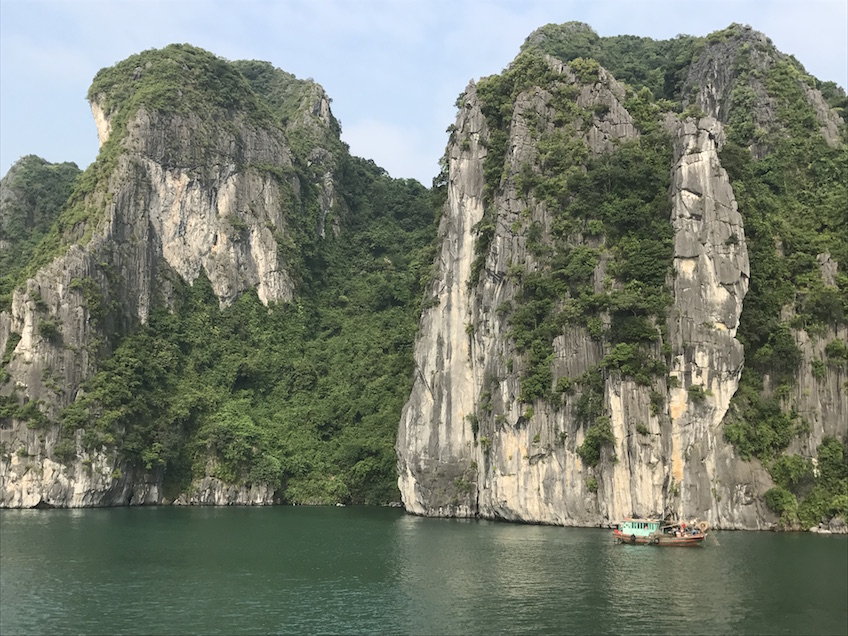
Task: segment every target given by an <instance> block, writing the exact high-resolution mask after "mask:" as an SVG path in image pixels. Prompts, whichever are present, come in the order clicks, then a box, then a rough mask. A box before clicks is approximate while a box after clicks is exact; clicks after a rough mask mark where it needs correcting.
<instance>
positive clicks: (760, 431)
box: [721, 49, 848, 517]
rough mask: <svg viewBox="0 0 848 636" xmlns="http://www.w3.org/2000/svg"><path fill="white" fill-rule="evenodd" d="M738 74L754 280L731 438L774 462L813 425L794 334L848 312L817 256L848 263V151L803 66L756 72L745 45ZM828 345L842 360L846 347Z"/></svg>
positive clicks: (818, 368) (737, 146)
mask: <svg viewBox="0 0 848 636" xmlns="http://www.w3.org/2000/svg"><path fill="white" fill-rule="evenodd" d="M735 70H736V72H737V73H738V79H737V87H736V88H735V89H734V92H733V95H734V100H735V101H736V103H737V107H736V110H735V111H733V112H731V113H730V116H729V120H730V123H729V125H728V139H729V141H728V143H727V145H726V146H725V148H724V150H723V151H722V154H721V159H722V165H723V166H724V167H725V168H726V169H727V171H728V174H729V176H730V178H731V182H732V184H733V188H734V193H735V194H736V198H737V201H738V204H739V210H740V212H741V213H742V215H743V217H744V222H745V237H746V241H747V245H748V252H749V257H750V263H751V280H750V287H749V290H748V294H747V296H746V297H745V309H744V311H743V313H742V319H741V323H740V327H739V332H738V337H739V339H740V340H741V341H742V342H743V344H744V345H745V348H746V368H745V370H744V372H743V376H742V380H741V383H740V387H739V390H738V391H737V394H736V395H735V396H734V399H733V411H732V413H733V416H732V418H731V421H730V422H729V423H728V425H727V426H726V427H725V437H726V438H727V439H728V440H729V441H731V442H732V443H733V444H734V445H735V446H736V448H737V449H738V450H739V451H740V452H741V453H742V455H743V456H746V457H757V458H759V459H761V460H763V461H769V460H771V459H773V458H775V457H777V456H778V455H779V454H780V453H781V452H782V451H783V449H785V448H786V447H787V446H788V445H789V443H790V441H791V440H792V438H793V437H794V436H795V435H796V434H798V433H799V432H801V431H803V430H805V427H806V424H805V422H804V421H803V419H802V418H800V417H799V416H798V415H797V414H796V413H795V412H794V411H793V410H792V408H791V405H789V404H788V403H787V401H786V400H785V396H786V395H787V394H788V392H789V385H790V384H791V383H792V382H794V377H795V374H796V372H797V370H798V368H799V365H800V363H801V351H800V349H799V348H798V345H797V344H796V337H795V335H794V333H795V331H798V330H805V331H807V332H808V333H809V334H811V335H813V336H816V335H818V334H821V333H823V329H824V328H825V327H827V326H837V325H840V324H844V323H845V317H846V313H848V295H847V294H846V290H848V277H846V276H845V274H844V272H841V271H840V273H839V274H838V275H837V277H836V279H835V281H833V283H835V284H827V283H826V282H825V280H824V279H823V277H822V275H821V272H820V264H819V261H818V260H817V257H818V255H819V254H829V255H830V257H831V258H832V259H834V260H836V261H838V262H839V264H840V270H842V269H843V268H842V264H843V263H846V262H848V223H846V210H848V183H846V179H845V175H846V174H848V146H846V145H845V144H838V145H837V146H832V145H830V144H828V143H827V142H826V141H825V139H824V137H823V136H822V134H821V132H820V125H819V123H818V121H817V120H816V116H815V111H814V110H813V107H812V106H811V105H810V104H809V102H808V100H807V98H806V95H805V92H804V89H803V86H802V85H803V84H805V83H806V84H808V85H810V84H814V82H813V81H812V78H810V77H809V76H808V75H806V74H805V73H804V72H803V69H801V68H800V65H798V64H797V63H793V61H792V60H783V61H776V62H774V63H773V64H771V65H770V66H769V67H767V68H756V67H754V66H753V65H752V64H751V62H750V57H749V53H748V51H747V50H746V49H741V52H740V54H739V59H738V61H737V68H736V69H735ZM754 79H756V80H758V81H759V82H761V83H762V84H764V85H765V87H766V90H767V91H768V93H769V95H770V96H772V98H773V99H775V101H776V104H777V108H776V114H777V116H778V118H779V122H780V124H779V126H777V127H775V129H773V130H772V131H765V130H762V129H756V128H755V126H754V124H753V123H752V120H751V118H750V117H751V115H750V109H749V108H750V103H751V100H754V99H756V95H755V93H754V91H753V89H752V88H750V86H749V82H751V81H752V80H754ZM754 143H756V144H759V145H761V146H765V147H768V148H769V152H768V154H767V155H766V156H765V158H763V159H761V160H755V159H754V158H752V156H751V153H750V152H749V151H748V146H749V145H750V144H754ZM787 309H789V310H790V311H791V314H789V315H791V316H792V317H791V318H790V317H788V314H787V312H786V310H787ZM836 342H838V341H836ZM828 347H829V348H828V349H827V351H829V352H831V353H832V354H833V356H834V357H833V358H829V360H830V362H831V363H837V362H838V358H839V350H840V347H839V345H838V344H837V345H832V344H829V345H828ZM826 368H827V367H826V364H825V363H824V361H822V360H814V361H813V373H814V376H815V377H817V378H819V379H821V378H823V377H824V376H825V374H826ZM764 376H769V378H770V382H771V386H772V387H776V388H777V391H776V392H775V394H774V395H773V396H766V395H765V394H764V392H763V391H764V388H765V387H764V382H763V378H764ZM845 494H848V493H845ZM783 499H786V497H785V496H783ZM802 508H803V509H806V508H804V507H803V504H802ZM787 510H788V508H787ZM789 517H792V515H789Z"/></svg>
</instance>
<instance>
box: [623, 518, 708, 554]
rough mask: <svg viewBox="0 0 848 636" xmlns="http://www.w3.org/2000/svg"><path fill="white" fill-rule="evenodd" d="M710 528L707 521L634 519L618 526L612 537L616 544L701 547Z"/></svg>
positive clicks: (626, 520)
mask: <svg viewBox="0 0 848 636" xmlns="http://www.w3.org/2000/svg"><path fill="white" fill-rule="evenodd" d="M708 528H709V524H708V523H707V522H706V521H700V522H699V521H692V522H690V523H689V524H687V523H686V522H685V521H684V522H681V523H663V521H662V520H660V519H639V518H635V517H633V518H629V519H624V520H623V521H621V522H619V523H618V524H616V527H615V529H614V530H613V532H612V536H613V537H614V538H615V541H616V543H631V544H643V545H656V546H660V547H662V546H678V547H689V546H699V545H701V544H702V543H703V542H704V539H706V538H707V529H708Z"/></svg>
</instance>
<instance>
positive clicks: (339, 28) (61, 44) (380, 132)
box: [0, 0, 848, 185]
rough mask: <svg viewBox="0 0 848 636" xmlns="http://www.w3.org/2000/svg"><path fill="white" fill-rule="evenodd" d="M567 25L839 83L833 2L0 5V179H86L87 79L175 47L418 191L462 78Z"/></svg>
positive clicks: (847, 58)
mask: <svg viewBox="0 0 848 636" xmlns="http://www.w3.org/2000/svg"><path fill="white" fill-rule="evenodd" d="M570 20H579V21H582V22H586V23H588V24H589V25H591V26H592V27H593V28H594V29H595V31H597V32H598V34H599V35H602V36H608V35H620V34H632V35H639V36H647V37H652V38H655V39H666V38H670V37H674V36H675V35H677V34H679V33H687V34H693V35H706V34H708V33H710V32H712V31H715V30H718V29H722V28H724V27H726V26H728V25H729V24H730V23H732V22H739V23H742V24H750V25H751V26H753V27H754V28H755V29H757V30H759V31H762V32H764V33H765V34H766V35H768V36H769V37H771V39H772V40H773V41H774V43H775V45H776V46H777V47H778V48H779V49H780V50H781V51H783V52H785V53H791V54H793V55H795V57H797V58H798V59H799V60H800V61H801V63H803V64H804V66H805V67H806V68H807V70H808V71H809V72H811V73H812V74H813V75H815V76H816V77H818V78H819V79H822V80H832V81H835V82H836V83H838V84H839V85H840V86H843V87H845V86H846V84H848V2H846V0H804V1H803V2H802V1H800V0H719V1H713V2H711V1H709V0H676V1H672V0H629V1H613V0H582V1H580V2H572V1H569V0H500V1H498V0H427V1H425V0H347V1H343V0H280V1H278V2H271V1H268V0H225V1H220V0H172V1H169V2H166V1H164V0H143V1H138V0H76V1H71V0H0V174H5V173H6V171H7V170H8V169H9V166H10V165H11V164H12V163H13V162H14V161H16V160H17V159H18V158H20V157H21V156H23V155H26V154H37V155H40V156H42V157H44V158H45V159H47V160H48V161H75V162H76V163H77V164H78V165H79V166H80V167H81V168H84V167H85V166H87V165H88V164H89V163H90V162H91V161H93V160H94V158H95V155H96V153H97V135H96V131H95V127H94V122H93V120H92V118H91V112H90V110H89V108H88V104H87V102H86V101H85V94H86V91H87V90H88V86H89V84H90V83H91V79H92V78H93V77H94V75H95V73H97V71H98V70H99V69H100V68H102V67H104V66H111V65H112V64H114V63H116V62H118V61H120V60H122V59H124V58H126V57H127V56H129V55H131V54H133V53H137V52H139V51H142V50H145V49H149V48H161V47H163V46H165V45H167V44H170V43H172V42H187V43H190V44H194V45H196V46H200V47H203V48H205V49H207V50H209V51H211V52H213V53H215V54H217V55H220V56H222V57H225V58H227V59H259V60H267V61H269V62H271V63H272V64H274V65H275V66H277V67H279V68H282V69H284V70H286V71H288V72H290V73H294V74H295V75H296V76H298V77H301V78H306V77H312V78H314V79H315V80H316V81H318V82H319V83H321V84H322V85H323V86H324V88H325V89H326V90H327V92H328V93H329V95H330V97H331V98H332V99H333V106H332V107H333V112H334V113H335V115H336V117H338V118H339V119H340V120H341V122H342V128H343V134H342V138H343V139H344V140H345V141H346V142H347V143H348V144H350V147H351V151H352V152H353V153H354V154H356V155H359V156H363V157H367V158H370V159H373V160H374V161H375V162H376V163H377V164H379V165H381V166H382V167H384V168H385V169H386V170H388V171H389V173H390V174H391V175H392V176H395V177H412V178H416V179H418V180H420V181H421V182H422V183H424V184H425V185H430V181H431V179H432V177H433V176H434V175H435V174H436V172H437V171H438V167H437V163H438V159H439V157H440V156H441V154H442V152H443V150H444V145H445V141H446V137H447V136H446V134H445V128H447V127H448V125H449V124H451V123H453V120H454V116H455V108H454V102H455V100H456V97H457V95H459V93H460V92H461V91H462V90H463V89H464V88H465V86H466V85H467V83H468V81H469V80H470V79H472V78H474V79H477V78H479V77H482V76H485V75H490V74H492V73H497V72H499V71H501V70H502V69H503V68H504V67H505V66H506V65H507V64H508V63H509V62H510V61H511V60H512V59H513V57H515V55H516V54H517V53H518V49H519V47H520V46H521V43H522V42H523V41H524V39H525V38H526V37H527V35H529V34H530V32H531V31H533V30H534V29H536V28H537V27H540V26H542V25H544V24H547V23H551V22H554V23H561V22H567V21H570Z"/></svg>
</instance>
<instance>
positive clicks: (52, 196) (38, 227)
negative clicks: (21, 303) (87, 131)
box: [0, 155, 80, 311]
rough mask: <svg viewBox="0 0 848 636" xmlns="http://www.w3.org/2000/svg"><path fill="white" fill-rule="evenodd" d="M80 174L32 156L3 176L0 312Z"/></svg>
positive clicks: (67, 166)
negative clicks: (2, 245)
mask: <svg viewBox="0 0 848 636" xmlns="http://www.w3.org/2000/svg"><path fill="white" fill-rule="evenodd" d="M79 174H80V170H79V168H77V166H76V164H74V163H58V164H51V163H48V162H46V161H44V160H43V159H41V158H39V157H36V156H34V155H29V156H27V157H23V158H22V159H20V160H19V161H18V162H17V163H16V164H15V166H14V167H13V168H12V169H11V170H10V171H9V173H8V174H7V175H6V176H5V177H4V178H3V190H4V203H3V209H2V210H0V244H5V246H4V247H3V248H2V249H0V311H2V310H6V311H8V309H9V308H10V306H11V303H12V291H13V290H14V288H15V286H16V284H17V283H18V281H19V278H20V275H21V273H22V271H23V270H24V267H25V265H26V264H27V263H28V262H29V260H30V259H31V258H32V255H33V253H34V251H35V248H36V246H37V245H38V244H39V242H40V241H41V240H42V238H43V237H44V235H45V234H47V232H48V231H49V230H50V227H51V225H52V224H53V222H54V221H55V220H56V218H57V217H58V216H59V214H60V213H61V211H62V208H63V206H64V205H65V203H66V202H67V200H68V197H69V196H70V195H71V191H72V188H73V184H74V181H75V180H76V179H77V177H78V175H79Z"/></svg>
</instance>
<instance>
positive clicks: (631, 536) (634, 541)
mask: <svg viewBox="0 0 848 636" xmlns="http://www.w3.org/2000/svg"><path fill="white" fill-rule="evenodd" d="M630 543H636V535H635V534H631V535H630Z"/></svg>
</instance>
